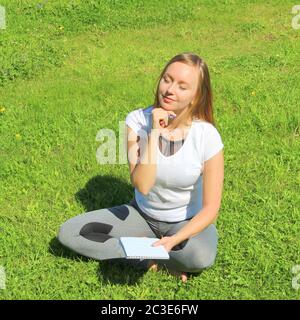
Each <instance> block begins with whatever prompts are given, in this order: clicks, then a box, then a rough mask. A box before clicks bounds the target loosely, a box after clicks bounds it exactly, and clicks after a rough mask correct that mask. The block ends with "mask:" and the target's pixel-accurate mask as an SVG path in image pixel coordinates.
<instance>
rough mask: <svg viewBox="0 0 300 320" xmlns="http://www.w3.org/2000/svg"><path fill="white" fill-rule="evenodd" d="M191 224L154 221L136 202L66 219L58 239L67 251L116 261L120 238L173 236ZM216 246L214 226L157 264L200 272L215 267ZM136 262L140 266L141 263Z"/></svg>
mask: <svg viewBox="0 0 300 320" xmlns="http://www.w3.org/2000/svg"><path fill="white" fill-rule="evenodd" d="M188 222H189V220H184V221H180V222H162V221H158V220H154V219H152V218H151V217H149V216H147V215H146V214H145V213H144V212H142V211H141V209H140V208H139V207H138V205H137V203H136V201H135V199H133V200H131V202H130V203H128V204H123V205H119V206H115V207H111V208H105V209H99V210H94V211H90V212H86V213H83V214H80V215H78V216H75V217H73V218H71V219H69V220H67V221H66V222H65V223H64V224H62V226H61V227H60V230H59V234H58V240H59V241H60V242H61V243H62V244H63V245H64V246H66V247H67V248H69V249H71V250H73V251H75V252H77V253H79V254H81V255H83V256H86V257H90V258H93V259H96V260H106V259H117V258H124V257H125V254H124V251H123V249H122V247H121V245H120V244H119V238H120V237H121V236H129V237H150V238H155V237H157V238H161V237H163V236H171V235H173V234H175V233H176V232H177V231H178V230H179V229H181V228H182V227H183V226H184V225H185V224H186V223H188ZM217 243H218V234H217V229H216V227H215V225H214V224H211V225H209V226H208V227H207V228H206V229H204V230H203V231H202V232H200V233H198V234H197V235H195V236H194V237H192V238H190V239H187V240H185V241H183V242H181V243H180V244H178V245H177V246H175V247H173V248H172V250H171V251H170V252H169V255H170V259H169V260H156V262H157V263H158V264H159V265H164V266H165V267H167V268H169V269H172V270H177V271H185V272H200V271H201V270H202V269H204V268H207V267H210V266H211V265H213V263H214V261H215V258H216V254H217ZM144 262H147V261H146V260H144ZM136 263H137V264H139V263H140V262H139V260H138V261H136ZM144 266H145V265H144Z"/></svg>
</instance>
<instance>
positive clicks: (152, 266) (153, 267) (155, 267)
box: [148, 260, 158, 272]
mask: <svg viewBox="0 0 300 320" xmlns="http://www.w3.org/2000/svg"><path fill="white" fill-rule="evenodd" d="M148 270H151V271H154V272H156V271H157V270H158V265H157V263H156V262H155V261H154V260H150V261H149V263H148Z"/></svg>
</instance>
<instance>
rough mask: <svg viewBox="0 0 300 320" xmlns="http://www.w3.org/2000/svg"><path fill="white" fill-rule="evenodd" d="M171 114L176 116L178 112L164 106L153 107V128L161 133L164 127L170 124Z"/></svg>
mask: <svg viewBox="0 0 300 320" xmlns="http://www.w3.org/2000/svg"><path fill="white" fill-rule="evenodd" d="M169 115H173V116H175V117H176V113H175V112H174V111H167V110H165V109H163V108H162V107H159V108H153V110H152V129H157V130H158V131H159V133H161V132H162V131H163V129H164V128H165V127H167V126H168V123H169Z"/></svg>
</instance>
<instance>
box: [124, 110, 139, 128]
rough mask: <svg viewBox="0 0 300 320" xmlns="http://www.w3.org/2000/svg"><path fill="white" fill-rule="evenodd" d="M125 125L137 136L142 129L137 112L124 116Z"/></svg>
mask: <svg viewBox="0 0 300 320" xmlns="http://www.w3.org/2000/svg"><path fill="white" fill-rule="evenodd" d="M125 123H126V124H127V125H128V127H130V128H131V129H132V130H133V131H134V132H135V133H136V134H137V133H138V131H139V130H140V129H141V127H142V124H141V120H140V112H139V110H133V111H131V112H129V113H128V115H127V116H126V119H125Z"/></svg>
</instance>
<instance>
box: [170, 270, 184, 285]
mask: <svg viewBox="0 0 300 320" xmlns="http://www.w3.org/2000/svg"><path fill="white" fill-rule="evenodd" d="M169 272H170V274H171V275H173V276H175V277H179V278H180V280H181V281H182V282H187V280H188V277H187V273H186V272H183V271H175V270H169Z"/></svg>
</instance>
